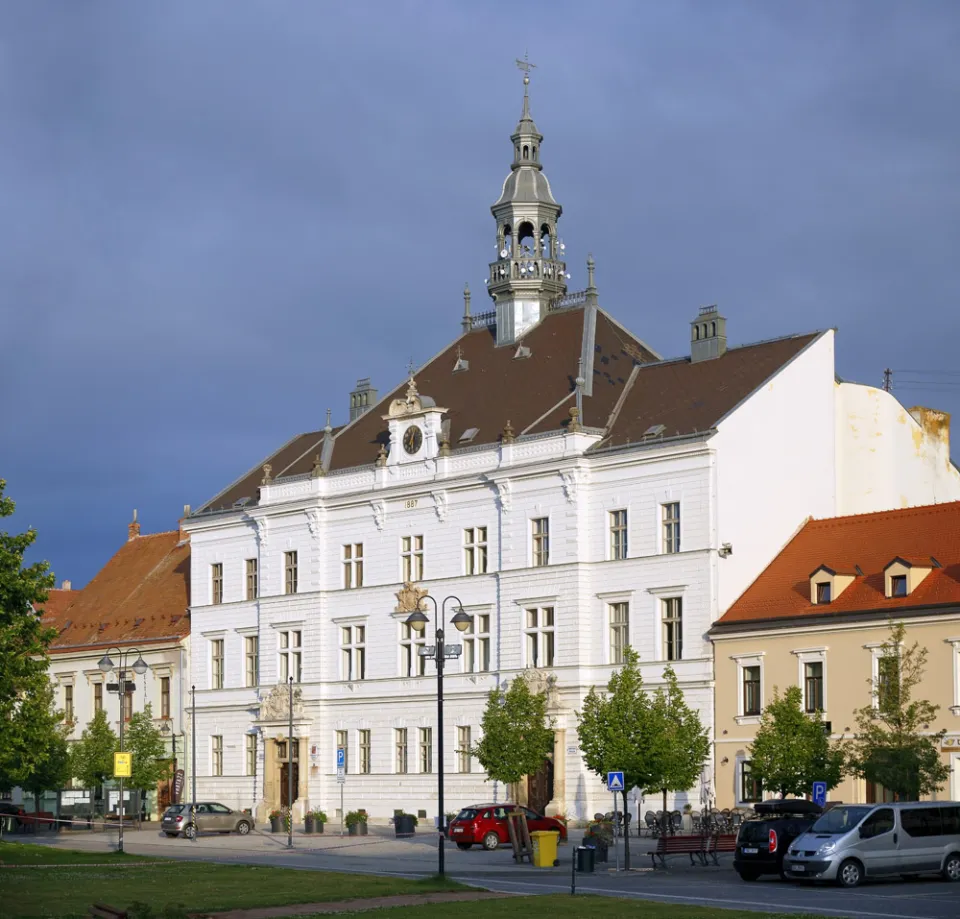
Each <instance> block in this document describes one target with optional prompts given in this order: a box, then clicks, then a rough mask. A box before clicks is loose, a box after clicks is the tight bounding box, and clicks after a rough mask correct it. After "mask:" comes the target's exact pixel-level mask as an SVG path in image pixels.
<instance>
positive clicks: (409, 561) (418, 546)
mask: <svg viewBox="0 0 960 919" xmlns="http://www.w3.org/2000/svg"><path fill="white" fill-rule="evenodd" d="M400 567H401V574H402V579H403V581H404V582H405V583H406V582H408V581H410V582H413V581H422V580H423V536H404V537H402V538H401V540H400Z"/></svg>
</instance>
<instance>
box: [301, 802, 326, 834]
mask: <svg viewBox="0 0 960 919" xmlns="http://www.w3.org/2000/svg"><path fill="white" fill-rule="evenodd" d="M326 822H327V815H326V813H325V812H324V811H322V810H320V808H319V807H315V808H314V809H313V810H312V811H307V813H306V814H305V816H304V818H303V828H304V831H305V832H307V833H322V832H323V825H324V824H325V823H326Z"/></svg>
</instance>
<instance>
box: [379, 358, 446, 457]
mask: <svg viewBox="0 0 960 919" xmlns="http://www.w3.org/2000/svg"><path fill="white" fill-rule="evenodd" d="M445 411H446V409H445V408H440V407H439V406H438V405H437V404H436V403H435V402H434V401H433V399H431V398H430V397H429V396H421V395H420V393H418V392H417V381H416V380H414V378H413V374H411V375H410V380H409V381H408V383H407V395H406V397H405V398H403V399H394V400H393V401H392V402H391V403H390V408H389V409H388V410H387V414H386V415H384V416H383V420H384V421H386V422H387V426H388V427H389V430H390V450H389V452H388V453H387V463H386V465H387V466H399V465H401V464H402V463H411V462H418V461H422V460H432V459H436V457H437V456H438V454H439V453H440V431H441V423H442V418H443V413H444V412H445Z"/></svg>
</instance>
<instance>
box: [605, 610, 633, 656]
mask: <svg viewBox="0 0 960 919" xmlns="http://www.w3.org/2000/svg"><path fill="white" fill-rule="evenodd" d="M609 609H610V663H611V664H622V663H623V650H624V648H626V647H627V645H629V644H630V604H629V603H611V604H610V607H609Z"/></svg>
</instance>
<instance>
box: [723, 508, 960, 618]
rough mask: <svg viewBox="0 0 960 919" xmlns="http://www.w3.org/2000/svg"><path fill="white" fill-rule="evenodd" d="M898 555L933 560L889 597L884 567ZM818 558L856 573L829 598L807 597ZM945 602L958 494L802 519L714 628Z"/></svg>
mask: <svg viewBox="0 0 960 919" xmlns="http://www.w3.org/2000/svg"><path fill="white" fill-rule="evenodd" d="M897 556H899V557H901V558H908V559H910V560H911V561H912V562H913V563H914V564H917V565H920V564H924V565H927V566H934V567H933V570H932V571H931V572H930V573H929V574H928V575H927V576H926V577H925V578H924V579H923V581H921V583H920V584H919V585H918V586H917V588H916V590H914V591H913V593H911V594H910V595H909V596H906V597H889V598H888V597H886V596H885V595H884V575H883V572H884V569H885V568H886V567H887V565H888V563H889V562H890V560H891V559H893V558H895V557H897ZM932 559H936V560H937V562H939V563H940V564H941V565H942V566H943V567H936V566H935V563H934V561H933V560H932ZM821 564H827V565H829V566H830V567H831V568H834V569H843V570H850V571H851V572H855V571H856V569H857V566H859V569H860V571H862V572H863V574H862V575H857V576H856V577H855V578H854V581H853V583H852V584H850V585H849V586H848V587H847V588H846V590H844V591H843V592H842V593H841V594H840V596H838V597H836V598H835V599H834V600H833V601H832V602H831V603H823V604H813V603H811V602H810V572H811V571H815V570H816V569H817V568H819V567H820V565H821ZM950 604H960V501H954V502H951V503H949V504H933V505H929V506H925V507H914V508H905V509H902V510H894V511H881V512H879V513H875V514H858V515H856V516H852V517H831V518H829V519H827V520H809V521H807V523H806V524H804V526H803V527H802V529H801V530H800V531H799V532H798V533H797V535H796V536H794V538H793V539H792V540H791V541H790V543H789V544H788V545H787V546H786V547H785V548H784V549H783V551H782V552H781V553H780V554H779V555H778V556H777V557H776V558H775V559H774V560H773V561H772V562H771V563H770V564H769V565H768V566H767V568H766V570H765V571H764V572H763V573H762V574H761V575H760V576H759V577H758V578H757V579H756V580H755V581H754V582H753V583H752V584H751V585H750V586H749V587H748V588H747V589H746V591H744V593H743V594H742V596H741V597H740V598H739V599H738V600H737V601H736V602H735V603H734V604H733V605H732V606H731V607H730V609H729V610H727V612H726V613H725V614H724V615H723V616H722V617H721V618H720V619H718V620H717V623H716V626H715V627H720V629H721V630H722V629H723V627H724V626H736V625H737V624H739V623H750V622H758V621H763V620H776V619H785V618H790V617H797V616H802V617H809V618H811V619H815V618H816V617H822V616H827V615H837V614H841V613H858V612H874V611H879V612H881V613H885V614H896V613H897V612H900V611H904V610H908V609H911V608H915V607H929V606H938V605H950Z"/></svg>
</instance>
